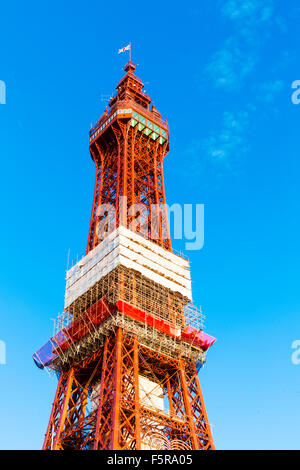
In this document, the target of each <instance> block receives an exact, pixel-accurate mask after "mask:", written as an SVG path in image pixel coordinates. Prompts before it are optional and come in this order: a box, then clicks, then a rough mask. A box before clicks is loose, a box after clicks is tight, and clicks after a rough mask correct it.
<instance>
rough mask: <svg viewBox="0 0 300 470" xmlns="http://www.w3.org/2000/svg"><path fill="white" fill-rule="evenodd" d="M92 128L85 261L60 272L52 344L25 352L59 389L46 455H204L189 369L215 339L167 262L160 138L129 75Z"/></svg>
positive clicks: (172, 259) (164, 148)
mask: <svg viewBox="0 0 300 470" xmlns="http://www.w3.org/2000/svg"><path fill="white" fill-rule="evenodd" d="M125 71H126V74H125V76H124V77H123V78H122V79H121V81H120V82H119V84H118V86H117V94H116V95H115V96H114V97H113V98H112V99H111V100H110V102H109V107H110V109H109V111H108V110H106V111H105V113H104V114H103V115H102V117H101V118H100V120H99V121H98V123H97V124H96V125H95V126H94V127H92V129H91V130H90V153H91V156H92V159H93V161H94V162H95V164H96V181H95V190H94V198H93V207H92V215H91V222H90V229H89V236H88V244H87V250H86V255H85V256H84V257H83V258H82V260H81V261H79V262H78V263H77V264H76V265H75V266H73V267H72V268H71V269H69V270H68V271H67V285H66V296H65V308H64V312H63V314H62V315H61V316H60V317H59V319H58V322H57V332H56V334H55V335H54V336H53V337H52V338H51V339H50V340H49V341H48V343H46V345H45V346H43V347H42V348H41V349H39V350H38V351H37V352H36V353H35V354H34V356H33V357H34V360H35V362H36V364H37V365H38V366H39V367H41V368H43V367H47V368H49V369H52V370H55V371H56V372H57V374H58V377H59V381H58V386H57V391H56V395H55V398H54V402H53V406H52V411H51V416H50V419H49V424H48V428H47V432H46V436H45V441H44V446H43V448H44V449H95V450H104V449H114V450H118V449H127V450H138V449H165V450H167V449H201V450H202V449H203V450H206V449H213V448H214V444H213V439H212V435H211V431H210V426H209V423H208V419H207V415H206V411H205V406H204V401H203V396H202V393H201V388H200V383H199V378H198V370H199V368H200V367H201V365H202V363H203V362H204V360H205V351H206V350H207V349H208V347H209V346H210V345H211V344H212V343H213V342H214V340H215V339H214V338H213V337H211V336H209V335H207V334H206V333H204V332H203V328H202V323H201V321H202V314H201V311H198V310H197V309H196V308H195V307H193V306H192V304H191V299H192V297H191V280H190V269H189V262H188V260H187V259H186V258H184V257H182V256H178V255H177V254H175V253H173V251H172V246H171V241H170V234H169V226H168V217H167V211H166V208H165V203H166V201H165V192H164V179H163V159H164V157H165V156H166V154H167V153H168V150H169V129H168V125H167V123H166V122H165V121H163V120H162V119H161V115H160V113H159V112H158V111H157V110H156V109H155V107H154V106H152V108H151V110H150V109H149V105H150V102H151V100H150V98H149V96H147V95H146V94H145V93H144V92H143V83H142V82H141V80H140V79H139V78H138V77H137V76H136V75H135V74H134V71H135V65H134V64H133V63H132V62H131V60H130V61H129V62H128V64H127V65H126V66H125Z"/></svg>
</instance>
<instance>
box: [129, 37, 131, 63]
mask: <svg viewBox="0 0 300 470" xmlns="http://www.w3.org/2000/svg"><path fill="white" fill-rule="evenodd" d="M129 45H130V49H129V60H130V61H131V42H130V43H129Z"/></svg>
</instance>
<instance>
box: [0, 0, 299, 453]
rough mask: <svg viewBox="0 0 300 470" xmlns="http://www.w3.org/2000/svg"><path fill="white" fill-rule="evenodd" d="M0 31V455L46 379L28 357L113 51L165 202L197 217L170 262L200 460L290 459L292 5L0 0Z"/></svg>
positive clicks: (49, 303)
mask: <svg viewBox="0 0 300 470" xmlns="http://www.w3.org/2000/svg"><path fill="white" fill-rule="evenodd" d="M0 17H1V28H0V45H1V46H0V59H1V60H0V80H2V81H4V82H5V84H6V104H5V105H2V104H1V105H0V155H1V185H0V194H1V248H2V249H1V269H0V312H1V324H0V340H1V341H4V342H5V344H6V364H5V365H0V383H1V388H0V422H1V426H0V447H1V448H3V449H39V448H41V446H42V442H43V437H44V433H45V431H46V426H47V421H48V418H49V414H50V408H51V404H52V401H53V398H54V392H55V387H56V379H55V378H49V376H48V374H47V372H45V371H40V370H39V369H38V368H37V367H35V365H34V363H33V361H32V358H31V355H32V354H33V352H34V351H35V350H37V349H38V348H39V347H40V346H41V345H42V344H44V343H45V342H46V340H47V339H48V338H49V337H50V336H51V335H52V330H53V322H52V320H51V319H52V318H55V317H56V315H57V313H58V312H59V311H61V310H62V309H63V299H64V284H65V279H64V278H65V269H66V267H67V257H68V250H69V249H70V257H71V259H76V256H77V254H80V255H81V254H83V252H84V250H85V246H86V241H87V235H88V225H89V217H90V211H91V204H92V196H93V185H94V171H95V170H94V164H93V162H92V160H91V158H90V156H89V149H88V144H89V141H88V131H89V128H90V125H91V123H95V122H96V121H97V119H98V118H99V117H100V115H101V114H102V113H103V111H104V109H105V106H106V102H105V101H104V99H105V98H106V96H107V95H108V96H110V95H111V94H112V93H114V91H115V86H116V85H117V83H118V81H119V80H120V78H121V77H122V75H123V70H122V68H123V66H124V64H125V62H126V60H127V53H124V54H120V55H118V54H117V50H118V48H121V47H123V46H125V45H127V44H128V43H129V42H130V41H131V42H132V44H133V46H132V59H133V61H134V62H135V63H137V64H139V65H138V67H137V71H136V73H137V75H138V76H139V77H140V78H141V79H142V80H143V81H144V83H145V90H146V92H147V93H148V94H149V95H150V96H151V98H152V99H153V102H154V103H155V106H156V107H157V108H158V109H159V110H160V111H161V113H162V116H163V117H164V118H165V117H167V119H168V122H169V125H170V142H171V143H170V153H169V155H168V156H167V157H166V160H165V165H164V173H165V185H166V195H167V201H168V202H169V203H170V204H172V203H180V204H184V203H193V204H196V203H198V204H201V203H202V204H204V205H205V243H204V247H203V249H202V250H200V251H190V252H188V253H187V254H188V256H189V257H190V261H191V269H192V280H193V294H194V301H195V303H196V304H197V305H201V306H202V309H203V311H204V313H205V315H206V331H207V332H208V333H210V334H212V335H213V336H216V337H217V339H218V341H217V342H216V343H215V344H214V345H213V347H212V348H211V350H210V352H209V354H208V360H207V364H206V365H205V367H204V368H203V369H202V370H201V372H200V379H201V384H202V388H203V393H204V397H205V402H206V406H207V412H208V416H209V419H210V421H211V423H212V431H213V436H214V439H215V444H216V447H217V448H219V449H264V448H265V449H289V448H294V449H299V448H300V441H299V439H300V438H299V436H300V429H299V428H300V424H299V423H300V411H299V409H300V407H299V405H300V364H299V365H294V364H293V363H292V360H291V356H292V352H293V350H292V348H291V345H292V342H293V341H294V340H297V339H300V331H299V312H300V298H299V231H300V230H299V229H300V227H299V170H300V163H299V119H300V105H299V106H297V105H295V104H292V101H291V94H292V89H291V84H292V82H293V81H294V80H297V79H300V72H299V48H298V43H299V20H300V8H299V2H298V1H297V0H291V1H290V2H288V3H287V2H282V1H280V0H218V1H214V2H212V1H211V0H201V1H191V2H185V3H182V2H180V3H179V2H178V3H177V4H176V3H174V2H173V1H165V2H159V3H158V4H156V5H155V4H153V3H152V4H149V5H146V4H144V3H141V2H136V1H134V0H133V1H131V2H129V3H124V2H120V1H119V0H116V1H115V2H97V1H93V0H92V1H90V2H86V3H84V2H79V1H76V0H75V1H74V0H73V1H72V2H71V1H57V0H53V1H52V2H38V1H29V2H21V1H19V2H16V1H14V0H11V1H10V2H4V3H3V2H2V5H1V12H0ZM174 246H175V248H177V249H184V241H179V240H178V241H176V242H175V243H174Z"/></svg>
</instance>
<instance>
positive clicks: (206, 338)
mask: <svg viewBox="0 0 300 470" xmlns="http://www.w3.org/2000/svg"><path fill="white" fill-rule="evenodd" d="M181 337H182V339H184V340H186V341H188V342H189V343H192V344H193V345H195V346H199V347H200V348H201V349H203V351H207V349H208V348H209V347H210V346H211V345H212V344H214V342H215V341H216V338H214V337H213V336H210V335H208V334H207V333H204V331H201V330H197V329H196V328H193V327H192V326H187V327H186V328H185V329H184V330H183V332H182V333H181Z"/></svg>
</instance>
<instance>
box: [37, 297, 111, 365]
mask: <svg viewBox="0 0 300 470" xmlns="http://www.w3.org/2000/svg"><path fill="white" fill-rule="evenodd" d="M114 311H115V309H114V308H113V309H112V308H110V307H109V306H108V305H107V302H106V300H105V298H103V299H100V300H98V302H96V303H95V304H94V305H92V306H91V307H89V308H88V309H87V310H86V311H85V312H83V313H82V314H81V315H80V316H79V317H78V318H76V319H75V320H74V321H72V323H70V325H68V326H66V327H65V328H63V329H62V330H61V331H59V332H58V333H57V334H56V335H54V336H53V337H52V338H51V339H50V340H49V341H47V343H46V344H45V345H44V346H42V347H41V348H40V349H39V350H38V351H37V352H36V353H34V355H33V360H34V362H35V363H36V365H37V366H38V367H40V368H43V367H45V366H48V365H49V364H50V363H51V362H52V361H53V360H54V359H56V357H57V355H58V354H59V353H60V352H61V350H66V349H68V347H69V346H70V344H71V343H74V342H76V341H78V340H79V339H81V338H83V337H84V336H85V335H86V334H87V333H89V332H90V331H91V330H92V329H93V328H94V326H95V325H98V324H99V323H101V322H102V321H104V320H105V319H106V318H107V317H108V316H109V315H111V314H112V313H113V312H114Z"/></svg>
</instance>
